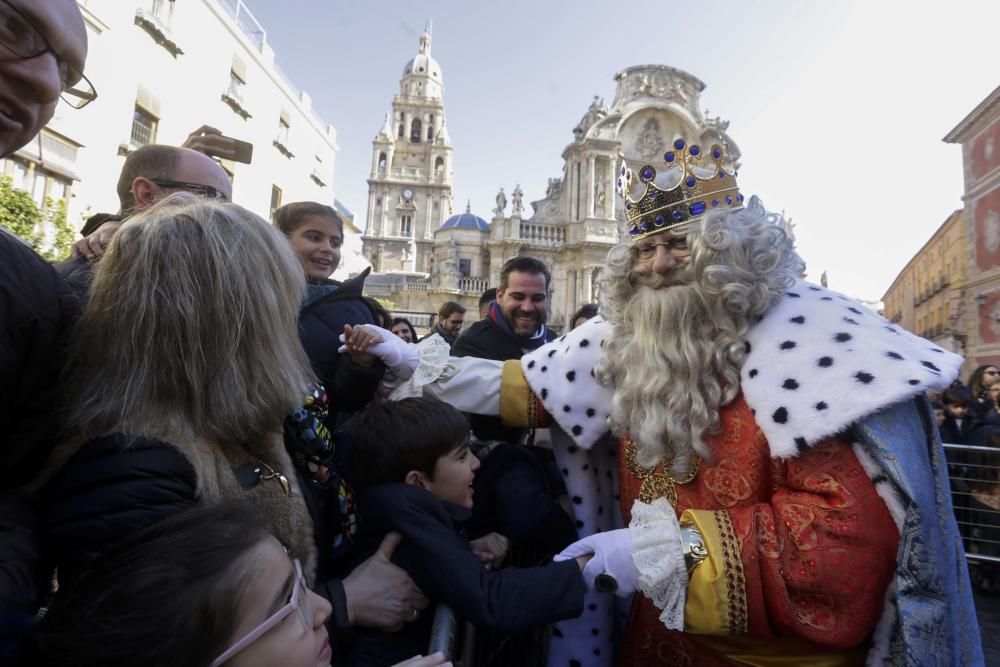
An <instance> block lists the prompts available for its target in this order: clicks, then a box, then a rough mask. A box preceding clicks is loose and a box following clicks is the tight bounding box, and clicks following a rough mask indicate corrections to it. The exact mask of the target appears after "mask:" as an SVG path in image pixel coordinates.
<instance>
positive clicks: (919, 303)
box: [882, 210, 968, 354]
mask: <svg viewBox="0 0 1000 667" xmlns="http://www.w3.org/2000/svg"><path fill="white" fill-rule="evenodd" d="M966 259H967V247H966V228H965V215H964V212H963V211H962V210H958V211H955V212H954V213H952V214H951V215H950V216H948V219H947V220H945V221H944V222H943V223H942V224H941V226H940V227H939V228H938V229H937V231H936V232H934V235H933V236H932V237H931V238H930V239H929V240H928V241H927V243H925V244H924V246H923V247H922V248H921V249H920V250H919V251H918V252H917V254H916V255H914V256H913V258H912V259H910V261H909V262H908V263H907V264H906V266H905V267H904V268H903V270H902V271H901V272H900V273H899V275H898V276H897V277H896V279H895V280H894V281H893V283H892V285H891V286H890V287H889V289H888V290H887V291H886V293H885V295H884V296H883V297H882V304H883V308H884V313H885V316H886V317H887V318H888V319H890V320H891V321H893V322H896V323H898V324H899V325H900V326H902V327H903V328H904V329H906V330H908V331H912V332H913V333H915V334H917V335H919V336H923V337H924V338H927V339H929V340H932V341H934V342H935V343H937V344H938V345H940V346H941V347H943V348H945V349H948V350H951V351H953V352H957V353H959V354H964V353H965V349H966V345H967V344H968V332H967V330H966V322H965V314H966V313H965V305H964V304H965V300H964V293H965V281H966Z"/></svg>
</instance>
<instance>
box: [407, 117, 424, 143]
mask: <svg viewBox="0 0 1000 667" xmlns="http://www.w3.org/2000/svg"><path fill="white" fill-rule="evenodd" d="M422 128H423V125H421V124H420V119H419V118H414V119H413V124H412V125H411V126H410V141H412V142H413V143H415V144H419V143H420V131H421V129H422Z"/></svg>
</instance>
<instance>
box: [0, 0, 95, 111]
mask: <svg viewBox="0 0 1000 667" xmlns="http://www.w3.org/2000/svg"><path fill="white" fill-rule="evenodd" d="M0 44H3V45H4V46H5V47H6V48H7V50H8V51H10V52H11V53H13V54H14V55H15V56H17V57H18V58H20V59H21V60H31V59H33V58H37V57H39V56H41V55H44V54H46V53H51V54H52V55H53V56H55V59H56V64H57V66H58V67H59V86H60V89H61V90H62V94H61V97H62V100H63V101H64V102H65V103H66V104H68V105H70V106H71V107H73V108H74V109H82V108H83V107H85V106H87V105H88V104H90V103H91V102H93V101H94V100H96V99H97V90H95V89H94V84H92V83H91V82H90V79H88V78H87V77H85V76H84V75H83V72H81V71H80V70H78V69H77V68H75V67H73V66H72V65H70V64H69V63H68V62H66V59H65V58H63V57H62V56H61V55H60V54H59V52H57V51H56V50H55V49H53V48H52V45H51V44H49V42H48V40H46V39H45V37H43V36H42V33H41V32H40V31H39V30H38V28H37V27H35V25H34V24H33V23H32V22H31V21H29V20H28V18H27V17H26V16H25V15H24V14H22V13H21V12H20V11H19V10H18V9H16V8H15V7H13V6H12V5H11V4H10V3H9V2H7V0H0Z"/></svg>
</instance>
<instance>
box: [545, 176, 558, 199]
mask: <svg viewBox="0 0 1000 667" xmlns="http://www.w3.org/2000/svg"><path fill="white" fill-rule="evenodd" d="M561 190H562V179H561V178H550V179H549V184H548V186H547V187H546V188H545V196H546V197H548V198H549V199H558V198H559V192H560V191H561Z"/></svg>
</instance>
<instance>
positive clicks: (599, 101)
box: [573, 95, 608, 141]
mask: <svg viewBox="0 0 1000 667" xmlns="http://www.w3.org/2000/svg"><path fill="white" fill-rule="evenodd" d="M607 115H608V105H607V104H605V103H604V99H603V98H602V97H600V96H599V95H594V101H593V102H591V103H590V108H588V109H587V113H585V114H584V115H583V118H581V119H580V122H579V123H578V124H577V126H576V127H574V128H573V136H574V137H576V140H577V141H580V140H581V139H583V137H584V135H586V134H587V130H589V129H590V128H591V126H592V125H593V124H594V123H596V122H598V121H599V120H601V119H603V118H604V117H606V116H607Z"/></svg>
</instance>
